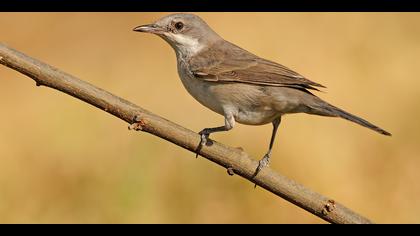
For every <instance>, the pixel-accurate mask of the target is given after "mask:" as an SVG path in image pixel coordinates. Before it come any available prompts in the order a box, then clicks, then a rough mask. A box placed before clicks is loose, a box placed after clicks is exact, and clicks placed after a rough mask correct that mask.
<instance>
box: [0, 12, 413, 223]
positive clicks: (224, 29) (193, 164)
mask: <svg viewBox="0 0 420 236" xmlns="http://www.w3.org/2000/svg"><path fill="white" fill-rule="evenodd" d="M166 14H167V13H0V28H1V29H2V33H1V37H0V42H2V43H5V44H7V45H9V46H11V47H13V48H15V49H17V50H20V51H22V52H24V53H26V54H28V55H30V56H32V57H35V58H38V59H40V60H42V61H44V62H46V63H49V64H51V65H54V66H56V67H58V68H60V69H62V70H64V71H66V72H68V73H70V74H73V75H75V76H77V77H79V78H81V79H84V80H86V81H89V82H91V83H93V84H95V85H97V86H99V87H101V88H104V89H106V90H108V91H110V92H112V93H114V94H116V95H119V96H122V97H124V98H126V99H128V100H130V101H132V102H134V103H136V104H138V105H140V106H142V107H144V108H146V109H148V110H150V111H152V112H154V113H156V114H159V115H161V116H163V117H165V118H167V119H170V120H172V121H174V122H176V123H178V124H181V125H183V126H185V127H187V128H189V129H192V130H195V131H197V132H198V131H200V130H201V129H202V128H205V127H212V126H217V125H220V124H223V118H222V117H221V116H219V115H217V114H215V113H213V112H211V111H210V110H208V109H207V108H205V107H203V106H201V105H200V104H199V103H198V102H196V101H195V100H194V99H193V98H192V97H190V95H189V94H188V93H187V92H186V91H185V89H184V88H183V87H182V84H181V82H180V81H179V78H178V75H177V71H176V63H175V62H176V59H175V54H174V52H173V51H172V49H171V48H170V46H169V45H167V43H166V42H164V41H163V40H162V39H160V38H158V37H156V36H153V35H148V34H140V33H135V32H132V29H133V28H134V27H135V26H137V25H140V24H145V23H150V22H152V21H154V20H156V19H158V18H160V17H162V16H164V15H166ZM198 15H200V16H201V17H202V18H203V19H204V20H205V21H207V23H208V24H209V25H210V26H211V27H212V28H213V29H214V30H215V31H216V32H218V33H219V34H220V35H221V36H222V37H224V38H225V39H227V40H229V41H231V42H233V43H235V44H237V45H239V46H241V47H243V48H245V49H247V50H249V51H251V52H253V53H255V54H257V55H259V56H261V57H264V58H267V59H271V60H274V61H277V62H279V63H281V64H284V65H286V66H288V67H291V68H292V69H294V70H296V71H298V72H299V73H301V74H303V75H305V76H306V77H308V78H309V79H311V80H313V81H315V82H319V83H321V84H324V85H326V86H327V87H328V89H327V90H325V91H326V93H317V95H319V96H320V97H321V98H323V99H325V100H327V101H329V102H331V103H332V104H334V105H337V106H339V107H341V108H343V109H345V110H347V111H349V112H351V113H353V114H356V115H359V116H361V117H363V118H366V119H367V120H369V121H371V122H373V123H374V124H377V125H379V126H380V127H382V128H384V129H386V130H388V131H390V132H391V133H392V134H393V137H385V136H381V135H378V134H377V133H375V132H373V131H370V130H368V129H366V128H363V127H360V126H357V125H355V124H353V123H350V122H347V121H345V120H341V119H335V118H325V117H316V116H309V115H304V114H297V115H289V116H286V117H285V118H284V119H283V122H282V125H281V127H280V130H279V133H278V138H277V140H276V144H275V148H274V150H273V159H272V162H271V167H272V168H274V169H275V170H278V171H279V172H281V173H283V174H285V175H286V176H288V177H290V178H292V179H295V180H296V181H298V182H300V183H302V184H304V185H305V186H307V187H309V188H311V189H313V190H315V191H317V192H319V193H321V194H323V195H326V196H329V197H331V198H333V199H335V200H336V201H338V202H341V203H343V204H344V205H345V206H347V207H349V208H351V209H353V210H354V211H356V212H358V213H360V214H362V215H364V216H366V217H368V218H370V219H371V220H373V221H375V222H378V223H420V214H419V212H420V200H419V199H420V184H419V180H420V155H419V154H420V147H419V146H420V143H419V141H420V125H419V120H420V104H419V101H420V80H419V77H418V70H419V68H420V64H419V63H420V14H419V13H199V14H198ZM0 82H1V85H0V107H1V116H0V223H324V221H322V220H320V219H318V218H316V217H314V216H312V215H311V214H309V213H307V212H305V211H304V210H302V209H299V208H297V207H295V206H294V205H292V204H290V203H288V202H286V201H284V200H282V199H280V198H278V197H276V196H274V195H273V194H271V193H268V192H267V191H265V190H263V189H261V188H257V189H255V190H254V189H253V185H252V184H251V183H250V182H248V181H245V180H243V179H242V178H240V177H238V176H234V177H229V176H228V175H227V174H226V170H224V169H223V168H220V167H218V166H217V165H215V164H213V163H211V162H209V161H207V160H204V159H203V158H198V159H195V158H194V154H193V153H190V152H188V151H186V150H184V149H182V148H180V147H177V146H175V145H173V144H170V143H168V142H165V141H163V140H161V139H159V138H156V137H153V136H151V135H149V134H145V133H137V132H133V131H131V132H130V131H128V130H127V124H125V123H124V122H122V121H120V120H118V119H116V118H114V117H112V116H110V115H108V114H106V113H104V112H103V111H100V110H98V109H96V108H93V107H91V106H89V105H87V104H85V103H83V102H81V101H79V100H76V99H74V98H72V97H70V96H68V95H65V94H62V93H60V92H58V91H54V90H52V89H49V88H45V87H36V86H35V83H34V82H33V81H32V80H29V79H27V78H24V76H23V75H21V74H19V73H17V72H14V71H12V70H10V69H8V68H5V67H3V66H0ZM270 134H271V125H265V126H245V125H240V124H239V125H237V126H236V127H235V129H233V130H232V131H230V132H229V133H221V134H215V135H214V136H212V137H213V138H214V139H216V140H218V141H220V142H223V143H225V144H227V145H230V146H234V147H238V146H241V147H243V148H244V149H245V151H247V152H248V153H250V154H251V155H252V156H254V157H256V158H261V157H262V156H263V154H264V153H265V151H266V149H267V146H268V142H269V138H270Z"/></svg>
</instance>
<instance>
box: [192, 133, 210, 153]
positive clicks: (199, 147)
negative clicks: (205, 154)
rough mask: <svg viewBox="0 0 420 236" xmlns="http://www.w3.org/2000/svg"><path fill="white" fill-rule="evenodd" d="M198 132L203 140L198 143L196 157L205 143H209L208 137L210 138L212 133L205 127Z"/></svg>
mask: <svg viewBox="0 0 420 236" xmlns="http://www.w3.org/2000/svg"><path fill="white" fill-rule="evenodd" d="M198 134H199V135H200V138H201V141H200V144H198V147H197V151H196V155H195V158H198V153H199V152H200V150H201V148H202V147H203V146H204V145H206V144H207V142H208V138H209V136H210V133H209V132H208V130H207V129H203V130H201V131H200V132H199V133H198Z"/></svg>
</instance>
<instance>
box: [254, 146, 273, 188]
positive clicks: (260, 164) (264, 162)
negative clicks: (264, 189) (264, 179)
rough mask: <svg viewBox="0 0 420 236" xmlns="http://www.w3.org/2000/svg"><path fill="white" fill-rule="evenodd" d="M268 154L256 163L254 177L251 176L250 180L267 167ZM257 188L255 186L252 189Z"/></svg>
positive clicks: (268, 162) (268, 161)
mask: <svg viewBox="0 0 420 236" xmlns="http://www.w3.org/2000/svg"><path fill="white" fill-rule="evenodd" d="M270 156H271V155H270V153H267V154H265V155H264V157H263V158H262V159H261V160H260V161H259V162H258V167H257V169H256V170H255V173H254V175H253V176H252V178H255V177H256V176H257V175H258V173H260V171H261V170H262V169H263V168H264V167H267V166H268V165H269V164H270ZM255 187H257V184H255V186H254V188H255Z"/></svg>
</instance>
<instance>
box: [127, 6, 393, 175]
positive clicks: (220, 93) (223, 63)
mask: <svg viewBox="0 0 420 236" xmlns="http://www.w3.org/2000/svg"><path fill="white" fill-rule="evenodd" d="M134 31H138V32H147V33H153V34H155V35H158V36H160V37H161V38H163V39H164V40H165V41H166V42H168V43H169V44H170V45H171V46H172V48H173V49H174V50H175V52H176V58H177V62H178V74H179V77H180V78H181V81H182V84H183V85H184V87H185V88H186V89H187V91H188V92H189V93H190V94H191V95H192V96H193V97H194V98H195V99H196V100H197V101H199V102H200V103H201V104H202V105H204V106H206V107H208V108H209V109H211V110H212V111H214V112H216V113H219V114H221V115H223V116H224V117H225V125H223V126H220V127H215V128H206V129H203V130H202V131H201V132H199V134H200V135H201V143H200V144H199V148H198V149H197V150H198V151H197V155H198V152H199V150H200V149H201V147H202V146H203V145H205V144H207V139H208V138H209V135H210V134H211V133H214V132H221V131H228V130H231V129H232V128H233V127H234V126H235V122H239V123H241V124H247V125H264V124H268V123H272V124H273V132H272V135H271V141H270V145H269V149H268V152H267V153H266V154H265V155H264V157H263V158H262V159H261V160H260V161H259V165H258V168H257V170H256V174H257V173H258V172H259V171H260V170H261V169H262V168H263V167H264V166H267V165H268V164H269V161H270V156H271V150H272V147H273V143H274V139H275V136H276V132H277V128H278V127H279V125H280V121H281V117H282V116H283V115H285V114H288V113H300V112H304V113H307V114H313V115H321V116H330V117H341V118H344V119H346V120H349V121H352V122H355V123H357V124H359V125H362V126H364V127H367V128H370V129H372V130H374V131H376V132H378V133H380V134H384V135H389V136H390V135H391V134H390V133H388V132H387V131H385V130H383V129H381V128H379V127H377V126H375V125H373V124H371V123H369V122H368V121H366V120H364V119H362V118H359V117H357V116H354V115H352V114H350V113H348V112H346V111H344V110H342V109H340V108H337V107H335V106H333V105H331V104H328V103H327V102H325V101H323V100H321V99H320V98H319V97H317V96H315V95H314V94H312V93H311V92H310V91H309V90H316V91H319V90H318V89H317V87H322V88H325V87H324V86H323V85H321V84H318V83H315V82H312V81H310V80H308V79H306V78H305V77H303V76H302V75H300V74H298V73H296V72H294V71H293V70H291V69H289V68H287V67H285V66H283V65H280V64H278V63H275V62H272V61H269V60H266V59H263V58H260V57H258V56H256V55H254V54H252V53H250V52H248V51H246V50H244V49H242V48H240V47H238V46H236V45H234V44H232V43H230V42H228V41H226V40H224V39H223V38H222V37H220V36H219V35H218V34H217V33H216V32H214V31H213V30H212V29H211V28H210V27H209V26H208V25H207V24H206V22H204V21H203V20H202V19H201V18H200V17H198V16H196V15H193V14H172V15H168V16H165V17H163V18H161V19H159V20H157V21H156V22H155V23H153V24H148V25H142V26H138V27H136V28H134Z"/></svg>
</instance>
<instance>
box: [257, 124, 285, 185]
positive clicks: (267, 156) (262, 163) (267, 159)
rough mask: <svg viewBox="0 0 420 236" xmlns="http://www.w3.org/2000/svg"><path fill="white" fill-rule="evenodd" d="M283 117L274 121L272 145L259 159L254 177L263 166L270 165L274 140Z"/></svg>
mask: <svg viewBox="0 0 420 236" xmlns="http://www.w3.org/2000/svg"><path fill="white" fill-rule="evenodd" d="M280 122H281V117H279V118H277V119H275V120H274V121H273V122H272V123H273V133H272V134H271V140H270V146H269V148H268V152H267V153H266V154H265V155H264V157H263V158H262V159H261V160H260V161H259V163H258V167H257V170H256V171H255V174H254V177H255V176H257V174H258V173H259V172H260V171H261V169H262V168H264V167H266V166H268V164H269V163H270V157H271V150H272V148H273V144H274V140H275V139H276V133H277V129H278V128H279V126H280Z"/></svg>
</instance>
